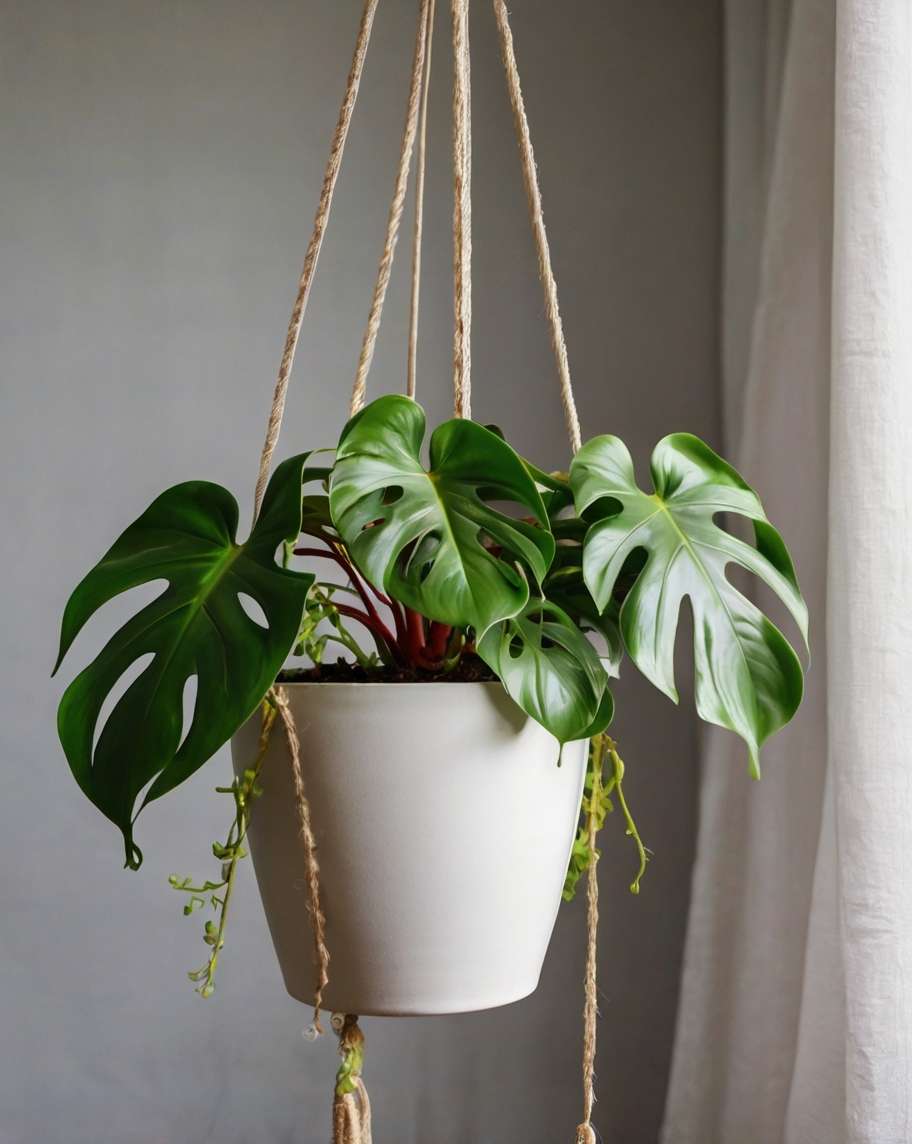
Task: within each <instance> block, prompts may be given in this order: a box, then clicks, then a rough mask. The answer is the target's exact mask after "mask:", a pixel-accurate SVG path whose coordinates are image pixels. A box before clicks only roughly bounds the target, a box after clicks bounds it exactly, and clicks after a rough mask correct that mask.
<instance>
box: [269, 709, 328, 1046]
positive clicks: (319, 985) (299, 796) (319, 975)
mask: <svg viewBox="0 0 912 1144" xmlns="http://www.w3.org/2000/svg"><path fill="white" fill-rule="evenodd" d="M272 700H273V702H274V703H275V705H276V707H277V708H278V712H279V717H280V718H281V720H282V726H283V727H284V728H285V740H286V742H287V743H288V753H289V755H290V756H291V773H292V776H293V778H294V790H295V805H296V806H297V809H298V833H299V834H300V837H301V842H302V843H303V845H304V870H305V876H306V879H307V910H308V912H309V914H310V921H311V929H312V930H313V943H314V962H315V965H316V981H315V984H314V1022H313V1028H314V1032H315V1033H317V1034H319V1033H322V1032H323V1027H322V1025H321V1024H320V1007H321V1005H322V1003H323V990H324V989H325V988H326V986H327V985H328V983H329V948H328V947H327V945H326V915H325V914H324V913H323V904H322V902H321V900H320V862H319V859H318V858H317V840H316V838H315V837H314V832H313V825H312V823H311V818H310V803H309V802H308V800H307V792H306V790H305V788H304V768H303V767H302V765H301V741H300V739H299V738H298V729H297V727H296V726H295V721H294V716H293V715H292V713H291V707H290V706H289V703H288V693H287V692H286V691H285V689H284V688H283V687H275V688H273V690H272Z"/></svg>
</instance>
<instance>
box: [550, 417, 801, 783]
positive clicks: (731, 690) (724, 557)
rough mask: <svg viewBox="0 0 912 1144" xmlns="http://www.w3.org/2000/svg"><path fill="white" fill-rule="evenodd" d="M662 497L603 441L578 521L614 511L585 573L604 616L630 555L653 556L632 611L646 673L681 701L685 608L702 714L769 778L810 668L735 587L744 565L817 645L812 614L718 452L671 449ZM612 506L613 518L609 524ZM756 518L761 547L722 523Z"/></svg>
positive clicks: (756, 506)
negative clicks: (773, 745) (762, 762)
mask: <svg viewBox="0 0 912 1144" xmlns="http://www.w3.org/2000/svg"><path fill="white" fill-rule="evenodd" d="M652 478H653V482H654V485H655V491H654V492H653V493H645V492H643V491H642V490H641V489H640V488H638V486H637V484H636V478H635V476H634V471H633V462H632V460H631V458H630V454H629V453H628V451H627V448H626V446H625V445H624V444H623V442H622V441H620V440H619V439H618V438H617V437H611V436H605V437H596V438H595V439H594V440H592V441H590V442H588V444H586V445H585V446H584V447H583V449H581V450H580V452H579V453H578V454H577V456H576V458H575V459H574V462H573V465H572V468H571V471H570V480H571V484H572V486H573V492H574V497H575V501H576V509H577V512H578V513H579V514H580V515H582V514H583V513H584V512H585V511H586V510H587V509H588V508H590V506H593V505H595V504H596V503H598V502H602V504H601V507H602V510H603V511H602V515H603V519H600V520H598V521H597V522H596V523H594V524H593V525H592V526H591V527H590V528H589V530H588V532H587V534H586V539H585V544H584V556H583V572H584V576H585V580H586V584H587V586H588V588H589V590H590V592H591V593H592V596H593V599H594V600H595V603H596V605H597V606H598V608H599V609H600V610H601V609H604V608H605V607H607V605H608V603H609V601H610V600H611V598H612V593H613V591H614V588H615V583H616V581H617V579H618V576H619V575H620V573H621V570H622V568H624V566H625V564H627V567H628V569H629V567H630V565H629V563H628V557H630V556H631V554H632V553H634V552H637V551H638V550H645V552H646V554H647V556H646V561H645V564H644V566H643V567H642V569H641V570H640V571H639V573H638V574H637V575H636V578H635V580H634V583H633V586H632V588H631V589H630V591H629V592H628V594H627V595H626V598H625V600H624V603H623V605H622V607H621V612H620V621H621V631H622V634H623V637H624V643H625V645H626V648H627V651H628V653H629V654H630V656H631V658H632V659H633V660H634V662H635V663H636V664H637V666H638V667H639V668H640V670H641V671H642V672H643V673H644V674H645V675H646V676H647V677H648V678H649V679H650V680H651V681H652V682H653V683H654V684H655V685H656V686H657V687H658V688H660V689H661V690H662V691H664V692H665V693H666V694H667V695H669V696H670V697H671V698H672V699H674V700H675V701H677V690H676V687H675V682H674V670H673V658H674V643H675V635H676V631H677V624H678V616H679V612H680V608H681V602H682V600H683V599H684V597H685V596H686V597H687V598H688V599H689V600H690V604H691V608H692V610H693V616H694V655H695V668H696V702H697V710H698V711H699V714H700V716H701V717H702V718H703V719H706V720H707V721H708V722H711V723H716V724H719V725H720V726H722V727H728V728H730V729H731V730H732V731H735V732H736V733H737V734H739V735H740V736H741V737H742V738H743V739H744V740H745V742H746V743H747V745H748V750H749V753H750V760H751V767H752V770H753V771H754V773H759V769H758V768H759V764H758V755H759V750H760V746H761V744H762V743H763V742H764V740H765V739H766V738H767V737H768V736H769V735H771V734H772V733H773V732H774V731H776V730H778V729H779V728H780V727H781V726H783V724H785V723H787V722H788V720H789V719H790V718H791V717H792V715H793V714H794V713H795V710H796V708H797V707H798V704H799V702H800V701H801V693H802V686H803V682H802V670H801V663H800V661H799V659H798V656H797V655H796V654H795V651H794V650H793V649H792V647H791V646H790V644H789V643H788V641H787V640H786V639H785V637H784V636H783V635H782V633H781V632H780V631H779V630H778V628H776V627H775V625H774V624H773V623H772V622H771V621H770V620H769V619H768V618H767V617H766V616H764V615H763V613H762V612H761V611H760V610H759V608H757V607H756V606H755V605H754V604H753V603H751V602H750V601H749V600H748V599H747V598H746V597H745V596H744V595H742V594H741V592H739V591H738V590H737V589H736V588H734V587H733V586H732V585H731V584H730V583H729V581H728V579H727V577H726V574H725V570H726V567H727V566H728V565H729V564H731V563H735V564H739V565H741V566H742V567H743V568H746V569H748V570H749V571H750V572H753V573H754V574H755V575H757V576H758V577H759V578H760V579H761V580H763V581H764V582H765V583H766V584H768V585H769V587H770V588H772V590H773V591H774V592H775V593H776V595H777V596H778V597H779V598H780V599H781V600H782V601H783V603H784V604H785V606H786V607H787V608H788V610H789V612H790V613H791V615H792V616H793V618H794V619H795V622H796V623H797V625H798V627H799V629H800V631H801V633H802V636H803V637H804V639H805V642H806V641H807V607H806V605H805V603H804V600H803V599H802V597H801V593H800V591H799V588H798V581H797V579H796V577H795V572H794V569H793V567H792V562H791V559H790V558H789V555H788V552H787V551H786V548H785V545H784V543H783V542H782V538H781V537H780V536H779V534H778V533H777V532H776V530H775V529H774V528H773V527H772V525H770V524H769V522H768V521H767V519H766V516H765V514H764V512H763V508H762V506H761V504H760V501H759V499H758V497H757V495H756V494H755V493H754V491H753V490H752V489H751V488H750V486H749V485H747V484H746V483H745V481H744V480H743V479H742V478H741V476H740V475H739V474H738V473H737V472H736V471H735V470H734V469H733V468H732V467H731V466H730V465H728V464H727V463H726V462H725V461H723V460H722V458H721V457H719V456H717V455H716V454H715V453H714V452H713V451H712V449H710V448H709V446H708V445H706V444H704V443H703V442H702V441H700V440H699V439H698V438H697V437H693V436H691V435H690V434H686V433H675V434H672V435H671V436H669V437H666V438H665V439H664V440H663V441H660V442H659V444H658V445H657V446H656V449H655V452H654V453H653V456H652ZM606 505H607V509H611V510H614V511H613V515H608V516H604V513H605V511H606ZM724 512H732V513H738V514H740V515H742V516H745V517H748V518H750V520H751V521H752V522H753V525H754V534H755V538H756V545H757V546H756V548H753V547H751V545H749V544H745V543H744V542H742V541H740V540H738V539H737V538H735V537H734V536H732V535H731V534H730V533H728V532H725V531H724V530H723V529H721V528H719V527H718V526H717V525H716V523H715V520H714V518H715V516H716V515H717V514H719V513H724Z"/></svg>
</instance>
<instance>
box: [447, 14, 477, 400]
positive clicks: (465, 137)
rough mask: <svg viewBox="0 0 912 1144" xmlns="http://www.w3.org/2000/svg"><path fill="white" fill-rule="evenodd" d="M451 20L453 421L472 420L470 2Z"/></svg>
mask: <svg viewBox="0 0 912 1144" xmlns="http://www.w3.org/2000/svg"><path fill="white" fill-rule="evenodd" d="M451 11H452V18H453V71H454V79H453V183H454V195H453V270H454V273H453V306H454V328H453V394H454V407H455V413H456V416H457V417H471V416H472V106H471V98H472V96H471V61H470V55H469V3H468V0H451Z"/></svg>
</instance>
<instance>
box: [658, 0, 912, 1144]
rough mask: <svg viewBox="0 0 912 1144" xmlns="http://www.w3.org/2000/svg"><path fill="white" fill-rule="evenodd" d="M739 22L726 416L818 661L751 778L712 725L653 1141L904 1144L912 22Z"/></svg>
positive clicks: (730, 86)
mask: <svg viewBox="0 0 912 1144" xmlns="http://www.w3.org/2000/svg"><path fill="white" fill-rule="evenodd" d="M727 18H728V32H727V37H726V52H727V60H726V75H727V78H728V83H727V116H728V122H727V126H726V142H727V166H726V182H727V188H726V191H727V193H726V222H725V226H726V235H725V238H726V241H725V268H724V274H723V281H724V289H725V297H724V298H723V307H722V313H723V322H724V329H725V331H726V332H725V337H724V338H723V373H724V392H725V405H726V427H727V431H728V434H729V438H730V440H729V448H730V450H731V451H733V453H734V455H735V457H736V463H737V464H738V465H739V467H740V468H742V470H743V471H744V472H745V474H746V475H747V476H748V479H750V480H751V482H752V483H754V484H755V485H756V486H757V487H758V489H759V490H760V492H761V495H762V496H763V500H764V504H765V506H766V508H767V511H768V513H769V515H770V517H771V518H772V519H773V520H774V521H775V522H776V524H777V526H779V527H780V528H781V530H782V531H783V533H784V535H785V537H786V540H787V541H788V543H789V544H790V546H791V547H792V549H793V552H794V554H795V557H796V562H797V566H798V572H799V576H800V578H801V581H802V586H803V588H804V590H805V594H806V595H807V597H808V601H809V604H810V607H811V616H812V625H813V626H812V653H813V654H812V666H811V670H810V673H809V675H808V681H807V692H806V699H805V704H804V707H803V709H802V711H801V712H800V714H799V716H798V717H797V718H796V720H795V721H794V723H793V724H792V725H791V726H790V727H788V728H787V729H786V730H785V731H784V732H782V733H781V734H780V735H779V736H778V737H777V738H776V739H774V740H773V741H772V742H771V743H770V744H769V745H768V746H767V748H766V750H765V751H764V757H763V760H762V761H763V767H764V778H763V780H762V782H761V783H760V784H759V785H756V784H752V783H750V782H749V781H748V780H747V777H746V767H745V763H744V760H743V758H742V751H741V749H740V747H739V745H738V744H737V743H735V742H732V741H731V739H730V737H728V736H726V735H725V734H724V733H723V732H715V731H713V732H711V733H710V734H709V735H708V736H707V739H706V744H705V752H704V767H703V776H702V790H701V808H700V810H701V818H700V836H699V841H698V848H697V859H696V863H695V868H694V876H693V886H692V901H691V912H690V918H689V925H688V938H687V946H686V953H685V967H684V974H683V980H682V991H681V1001H680V1008H679V1016H678V1028H677V1035H676V1044H675V1052H674V1061H673V1068H672V1077H671V1083H670V1088H669V1095H668V1103H667V1108H666V1116H665V1124H664V1129H663V1137H662V1139H663V1141H664V1144H691V1142H693V1144H714V1142H718V1144H780V1142H781V1144H900V1142H907V1141H912V1108H910V1103H912V1096H910V1093H912V1071H910V1070H912V879H910V878H909V877H908V876H907V873H908V872H907V867H908V866H910V865H912V767H910V759H909V755H910V751H909V746H908V744H909V742H910V739H912V613H910V603H912V590H910V585H912V539H910V530H909V525H910V523H912V481H910V478H909V473H908V467H909V465H908V458H909V457H910V456H912V368H910V367H912V324H910V323H912V271H910V269H909V268H910V264H912V244H910V239H912V28H910V23H912V11H910V7H909V5H908V3H907V2H906V0H838V2H837V3H834V2H833V0H795V2H794V3H793V4H792V7H791V12H790V14H789V13H788V12H787V11H785V9H784V8H783V4H782V3H781V0H770V2H768V3H754V4H748V5H745V4H744V3H743V0H729V3H728V6H727ZM780 31H781V32H782V34H781V35H780V34H779V33H780ZM751 32H753V33H754V34H750V33H751ZM760 33H762V34H760ZM771 124H772V126H770V125H771Z"/></svg>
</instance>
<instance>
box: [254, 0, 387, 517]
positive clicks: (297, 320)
mask: <svg viewBox="0 0 912 1144" xmlns="http://www.w3.org/2000/svg"><path fill="white" fill-rule="evenodd" d="M378 3H379V0H365V4H364V11H363V13H362V15H361V24H360V26H359V28H358V39H357V42H356V44H355V54H354V56H353V58H352V63H351V68H350V70H349V73H348V83H347V85H346V88H345V97H344V99H343V100H342V107H341V108H340V110H339V119H338V122H337V123H336V130H335V133H334V135H333V139H332V146H331V147H330V152H329V161H328V162H327V164H326V171H325V173H324V175H323V186H322V187H321V189H320V202H319V204H318V206H317V213H316V217H315V218H314V225H313V232H312V234H311V236H310V242H309V244H308V246H307V253H306V255H305V256H304V268H303V270H302V271H301V277H300V279H299V280H298V293H297V296H296V297H295V301H294V306H293V307H292V311H291V318H290V319H289V322H288V333H287V334H286V335H285V348H284V349H283V351H282V360H281V362H280V364H279V375H278V378H277V380H276V384H275V391H274V393H273V396H272V409H271V410H270V412H269V421H268V424H267V427H266V439H265V441H264V442H263V451H262V454H261V456H260V470H259V474H258V475H257V483H256V493H255V496H254V513H253V516H254V520H255V519H256V518H257V516H258V515H259V512H260V505H261V504H262V503H263V494H264V493H265V491H266V484H267V482H268V480H269V468H270V465H271V464H272V454H273V453H274V452H275V447H276V444H277V443H278V440H279V432H280V431H281V428H282V417H283V415H284V413H285V397H286V394H287V393H288V379H289V378H290V377H291V367H292V365H293V364H294V356H295V349H296V348H297V345H298V336H299V335H300V333H301V323H302V322H303V320H304V311H305V310H306V309H307V300H308V298H309V297H310V287H311V284H312V282H313V277H314V271H315V270H316V268H317V261H318V259H319V257H320V247H321V246H322V245H323V236H324V234H325V233H326V225H327V223H328V222H329V213H330V209H331V207H332V199H333V192H334V191H335V189H336V180H337V179H338V177H339V168H340V167H341V166H342V155H343V152H344V150H345V140H346V139H347V138H348V128H349V126H350V124H351V119H352V113H353V112H354V110H355V103H356V101H357V99H358V88H359V86H360V83H361V73H362V71H363V70H364V58H365V56H366V55H367V46H368V44H369V42H370V35H371V28H372V27H373V24H374V13H375V12H376V11H377V4H378Z"/></svg>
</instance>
